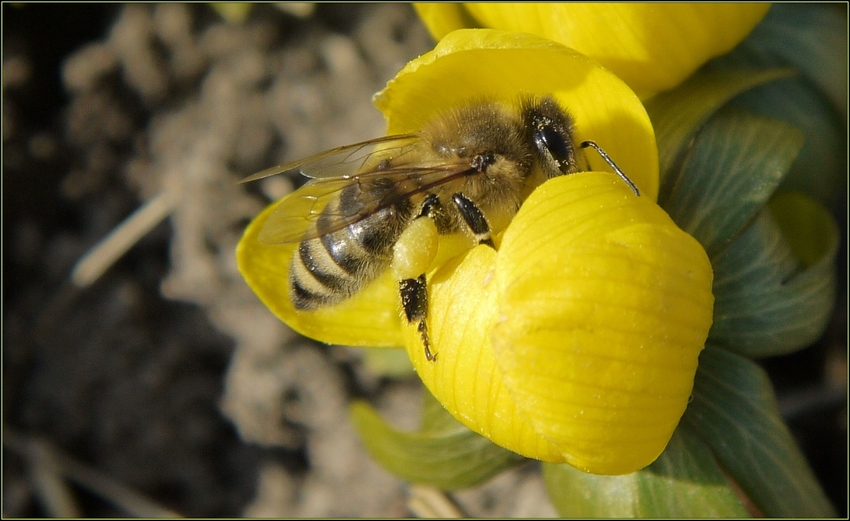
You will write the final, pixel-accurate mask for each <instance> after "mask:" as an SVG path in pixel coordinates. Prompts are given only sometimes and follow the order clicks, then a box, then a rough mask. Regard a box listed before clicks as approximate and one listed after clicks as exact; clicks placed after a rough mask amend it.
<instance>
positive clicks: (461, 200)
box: [452, 193, 496, 248]
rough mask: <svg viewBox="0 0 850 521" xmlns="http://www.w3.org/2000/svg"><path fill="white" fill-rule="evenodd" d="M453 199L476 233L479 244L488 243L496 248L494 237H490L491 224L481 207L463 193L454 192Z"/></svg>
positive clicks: (464, 218)
mask: <svg viewBox="0 0 850 521" xmlns="http://www.w3.org/2000/svg"><path fill="white" fill-rule="evenodd" d="M452 201H454V203H455V206H457V209H458V210H460V214H461V215H462V216H463V220H464V221H466V224H467V226H469V229H470V230H472V233H473V234H475V239H476V240H477V241H478V244H486V245H487V246H490V247H491V248H495V247H496V246H495V245H494V244H493V238H492V237H490V224H489V223H488V222H487V218H486V217H484V214H483V213H481V209H480V208H478V206H476V204H475V203H473V202H472V201H470V200H469V198H467V197H466V196H465V195H463V194H461V193H457V194H454V195H453V196H452Z"/></svg>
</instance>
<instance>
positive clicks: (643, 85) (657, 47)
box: [422, 2, 770, 97]
mask: <svg viewBox="0 0 850 521" xmlns="http://www.w3.org/2000/svg"><path fill="white" fill-rule="evenodd" d="M464 7H465V9H466V13H464V12H463V11H462V10H461V9H460V8H459V7H458V8H457V10H459V11H460V12H457V11H455V12H453V13H452V15H451V16H448V15H446V14H445V13H439V12H430V13H428V16H427V17H423V18H422V19H423V22H424V23H425V24H426V25H428V27H429V29H430V30H431V32H432V34H434V35H435V37H442V36H444V35H445V34H447V33H443V32H442V31H444V30H446V29H454V28H457V26H458V25H459V24H460V23H462V20H463V19H464V16H472V17H473V18H474V19H475V20H476V22H477V23H475V25H466V27H488V28H494V29H505V30H510V31H518V32H526V33H532V34H536V35H538V36H542V37H545V38H549V39H551V40H554V41H557V42H560V43H563V44H564V45H567V46H568V47H572V48H573V49H576V50H577V51H579V52H581V53H583V54H586V55H587V56H589V57H590V58H592V59H594V60H596V61H598V62H599V63H601V64H602V65H603V66H605V67H607V68H608V69H610V70H612V71H613V72H614V73H615V74H617V75H618V76H620V77H621V78H622V79H623V80H625V82H626V83H628V84H629V85H630V86H631V87H632V88H633V89H634V90H635V91H637V92H638V93H639V94H640V95H641V96H642V97H645V96H647V95H649V94H651V93H654V92H659V91H663V90H667V89H670V88H672V87H674V86H676V85H678V84H679V83H680V82H682V81H683V80H684V79H685V78H687V77H688V76H690V75H691V73H692V72H693V71H695V70H696V69H697V68H698V67H699V66H700V65H702V64H703V63H705V62H706V61H708V60H709V59H711V58H713V57H715V56H719V55H721V54H724V53H726V52H728V51H729V50H731V49H732V48H733V47H734V46H735V45H737V44H738V42H740V41H741V40H743V39H744V38H745V37H746V36H747V35H748V34H749V33H750V31H751V30H752V29H753V27H755V25H756V24H757V23H758V22H759V21H760V20H761V19H762V18H763V17H764V15H765V14H766V13H767V10H768V9H769V7H770V4H747V3H730V4H702V3H689V4H668V3H634V2H623V3H547V4H537V3H526V2H522V3H509V2H505V3H470V4H464ZM440 14H443V15H444V16H445V18H441V17H440Z"/></svg>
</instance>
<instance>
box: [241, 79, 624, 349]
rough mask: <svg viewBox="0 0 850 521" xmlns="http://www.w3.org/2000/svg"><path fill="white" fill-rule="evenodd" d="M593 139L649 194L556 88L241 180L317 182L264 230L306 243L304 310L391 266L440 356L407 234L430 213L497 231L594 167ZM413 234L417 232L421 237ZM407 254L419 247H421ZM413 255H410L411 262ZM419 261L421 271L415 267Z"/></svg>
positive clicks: (484, 232)
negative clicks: (523, 208)
mask: <svg viewBox="0 0 850 521" xmlns="http://www.w3.org/2000/svg"><path fill="white" fill-rule="evenodd" d="M586 147H591V148H594V149H595V150H596V151H597V152H598V153H599V154H600V155H601V156H602V158H603V159H604V160H605V161H606V162H607V163H608V164H609V165H610V166H611V167H612V168H613V170H614V172H615V173H617V175H619V176H620V178H621V179H622V180H623V181H624V182H625V183H626V184H628V186H629V187H630V188H631V189H632V191H634V193H635V195H637V196H639V195H640V192H639V191H638V188H637V187H636V186H635V185H634V183H632V181H631V180H630V179H629V178H628V177H627V176H626V175H625V174H624V173H623V172H622V171H621V170H620V169H619V168H618V167H617V165H616V164H614V162H613V161H612V160H611V159H610V158H609V157H608V156H607V154H605V152H604V151H603V150H602V149H601V148H599V147H598V146H597V145H596V143H594V142H592V141H584V142H582V143H581V144H579V145H578V146H577V143H576V141H575V129H574V124H573V119H572V117H571V116H570V115H569V113H568V112H567V111H565V110H564V109H562V108H561V107H560V106H559V105H558V104H557V102H556V101H555V100H554V99H553V98H552V97H548V96H546V97H540V98H536V97H531V96H522V97H520V98H519V100H518V103H502V102H497V101H481V100H479V101H473V102H470V103H467V104H464V105H462V106H460V107H458V108H455V109H451V110H448V111H446V112H444V113H442V114H440V115H439V116H438V117H436V118H434V119H433V120H432V121H430V122H428V123H427V124H425V125H424V126H423V128H422V129H421V130H420V131H419V132H416V133H411V134H403V135H394V136H387V137H382V138H377V139H372V140H369V141H364V142H362V143H356V144H353V145H348V146H342V147H339V148H335V149H333V150H329V151H326V152H322V153H320V154H316V155H314V156H311V157H308V158H306V159H302V160H300V161H295V162H293V163H288V164H284V165H280V166H276V167H273V168H270V169H267V170H264V171H262V172H259V173H257V174H254V175H252V176H250V177H247V178H246V179H244V180H243V181H242V182H248V181H254V180H257V179H262V178H264V177H268V176H272V175H276V174H282V173H293V172H298V173H300V174H302V175H304V176H306V177H308V178H310V180H309V181H308V182H307V183H306V184H305V185H304V186H302V187H301V188H299V189H298V190H297V191H295V192H294V193H292V194H291V195H290V196H288V197H287V198H286V199H285V200H284V201H282V202H281V204H279V205H278V207H277V208H276V210H275V211H274V212H273V213H272V214H271V216H270V217H269V219H268V221H267V222H266V223H265V225H264V227H263V228H262V229H261V231H260V235H259V240H260V241H261V242H263V243H266V244H283V243H299V246H298V248H297V250H296V251H295V253H294V255H293V259H292V262H291V264H290V275H289V279H290V280H289V282H290V298H291V300H292V303H293V305H294V306H295V308H296V309H298V310H304V311H308V310H312V309H317V308H322V307H326V306H332V305H335V304H338V303H340V302H342V301H344V300H345V299H347V298H349V297H351V296H352V295H354V294H356V293H357V292H358V291H360V290H361V289H362V288H363V287H365V286H366V285H367V284H369V283H370V282H372V281H373V280H375V279H376V278H377V277H378V276H379V275H380V274H381V273H382V272H384V271H385V270H387V269H390V268H391V267H392V268H393V269H395V270H396V275H397V278H398V281H399V295H400V300H399V302H400V308H401V311H402V313H403V316H404V318H405V319H406V320H407V322H408V323H409V324H414V323H415V324H417V328H418V331H419V333H420V335H421V338H422V344H423V347H424V349H425V356H426V358H427V359H428V360H430V361H435V360H436V355H435V354H434V353H432V351H431V349H430V340H429V337H428V327H427V317H428V291H427V284H426V282H427V281H426V277H425V273H424V271H425V270H424V268H421V266H423V265H424V266H427V264H428V263H429V262H430V258H429V259H426V262H424V263H423V262H419V263H415V262H414V263H413V264H411V265H413V266H417V268H410V267H407V268H397V267H396V261H395V260H394V255H395V257H396V260H397V258H398V257H399V255H400V254H399V248H398V243H399V241H400V240H401V239H402V235H403V234H404V233H405V231H406V230H409V229H411V228H413V227H412V225H413V224H414V223H416V222H417V221H419V220H420V219H427V220H430V223H428V222H425V223H424V224H427V225H430V224H431V223H432V224H433V227H435V228H436V233H437V234H441V235H445V234H451V233H456V232H465V233H468V234H470V235H471V236H472V237H473V238H474V240H475V242H477V243H478V244H484V245H488V246H491V247H493V246H494V244H493V239H492V238H493V236H494V234H495V233H497V232H499V231H501V229H503V228H504V227H505V226H506V225H507V223H508V222H509V221H510V219H511V218H513V216H514V215H515V214H516V213H517V211H518V210H519V208H520V205H521V204H522V203H523V201H524V200H525V198H526V197H527V196H528V195H529V194H530V193H531V191H532V190H534V189H535V188H536V187H537V186H539V185H540V184H542V183H543V182H544V181H546V180H547V179H550V178H553V177H557V176H561V175H568V174H572V173H576V172H580V171H583V170H587V167H588V166H587V161H586V158H585V156H584V151H583V149H584V148H586ZM413 241H414V243H415V241H416V239H415V238H414V239H413ZM401 255H402V256H406V255H418V253H417V252H416V244H414V245H413V248H410V247H407V248H404V249H403V250H402V253H401ZM403 260H404V259H403ZM411 269H420V270H421V273H406V272H405V270H407V271H410V270H411Z"/></svg>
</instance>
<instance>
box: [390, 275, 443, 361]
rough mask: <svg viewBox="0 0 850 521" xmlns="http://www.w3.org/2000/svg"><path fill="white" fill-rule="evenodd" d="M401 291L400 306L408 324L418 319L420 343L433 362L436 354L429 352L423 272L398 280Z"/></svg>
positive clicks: (425, 290) (425, 284) (426, 298)
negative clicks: (410, 277)
mask: <svg viewBox="0 0 850 521" xmlns="http://www.w3.org/2000/svg"><path fill="white" fill-rule="evenodd" d="M399 291H400V293H401V307H402V309H404V315H405V317H406V318H407V322H408V324H413V323H414V322H416V321H418V322H419V325H418V326H417V329H418V330H419V335H420V336H421V337H422V345H423V346H424V347H425V358H427V359H428V361H430V362H433V361H434V360H436V359H437V355H435V354H433V353H431V340H430V339H429V338H428V322H427V320H426V319H427V318H428V286H427V282H426V280H425V274H422V275H420V276H418V277H416V278H415V279H402V280H401V281H400V282H399Z"/></svg>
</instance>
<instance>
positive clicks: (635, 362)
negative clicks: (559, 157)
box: [405, 173, 713, 474]
mask: <svg viewBox="0 0 850 521" xmlns="http://www.w3.org/2000/svg"><path fill="white" fill-rule="evenodd" d="M455 264H456V265H452V266H447V267H445V268H444V269H443V270H440V271H439V272H438V273H437V274H436V275H435V277H434V278H433V279H432V280H433V282H432V285H431V299H432V300H431V301H432V306H431V308H432V314H431V317H430V326H431V340H432V346H433V347H432V349H433V351H434V352H435V353H436V354H437V357H438V358H437V362H436V363H431V362H428V361H426V360H425V358H424V355H423V354H422V353H421V351H422V349H421V345H420V343H419V342H417V338H418V337H416V335H415V331H413V330H412V329H413V328H407V329H406V331H405V334H406V336H407V342H408V352H409V354H410V355H411V359H412V360H413V362H414V365H415V366H416V369H417V371H418V372H419V374H420V376H421V377H422V379H423V381H424V382H425V384H426V386H427V387H428V388H429V389H430V390H431V392H432V393H434V395H435V396H436V397H437V398H438V399H439V400H440V401H441V402H442V403H443V404H444V405H445V406H446V408H447V409H448V410H449V411H450V412H451V413H452V414H453V415H454V416H456V417H457V418H458V419H459V420H460V421H462V422H464V423H465V424H466V425H467V426H469V427H470V428H472V429H473V430H476V431H477V432H479V433H481V434H482V435H484V436H486V437H488V438H490V439H492V440H493V441H494V442H496V443H497V444H499V445H502V446H504V447H507V448H509V449H511V450H514V451H516V452H518V453H520V454H523V455H526V456H529V457H534V458H538V459H542V460H545V461H552V462H563V461H566V462H569V463H570V464H572V465H573V466H575V467H577V468H579V469H582V470H585V471H588V472H593V473H598V474H623V473H628V472H632V471H634V470H637V469H640V468H643V467H645V466H646V465H648V464H650V463H651V462H652V461H654V460H655V459H656V458H657V456H658V455H659V454H660V453H661V451H662V450H663V449H664V447H665V446H666V444H667V442H668V441H669V439H670V437H671V436H672V433H673V430H674V429H675V427H676V425H677V424H678V422H679V419H680V418H681V416H682V413H683V412H684V410H685V406H686V405H687V402H688V399H689V396H690V393H691V389H692V386H693V378H694V374H695V371H696V366H697V358H698V356H699V352H700V351H701V350H702V348H703V344H704V342H705V338H706V336H707V334H708V329H709V327H710V325H711V317H712V306H713V296H712V294H711V281H712V272H711V265H710V263H709V261H708V258H707V256H706V254H705V252H704V251H703V249H702V247H701V246H700V245H699V244H698V243H697V242H696V241H695V240H694V239H693V238H692V237H690V236H689V235H687V234H685V233H684V232H682V231H681V230H679V229H678V228H677V227H676V226H675V224H674V223H673V222H672V220H670V218H669V217H668V216H667V215H666V214H665V213H664V212H663V210H661V209H660V208H659V207H658V206H657V205H655V204H654V203H653V202H652V201H651V200H649V199H647V198H643V197H635V196H634V194H632V193H631V192H630V191H629V190H628V188H627V187H626V186H625V185H624V183H622V181H620V180H619V179H618V178H616V177H615V176H613V175H611V174H605V173H580V174H575V175H571V176H566V177H562V178H557V179H554V180H551V181H549V182H547V183H546V184H544V185H543V186H542V187H541V188H539V189H538V190H537V191H536V192H534V193H533V194H532V195H531V197H530V198H529V200H528V201H526V204H525V205H524V206H523V208H522V209H521V210H520V214H519V215H517V217H516V218H515V219H514V220H513V222H512V223H511V225H510V226H509V227H508V229H507V231H506V232H505V234H504V238H503V241H502V243H501V246H500V249H499V251H498V253H496V252H493V251H492V250H489V249H488V248H484V247H478V248H476V249H475V250H473V251H472V252H470V253H469V254H467V255H466V256H464V257H463V258H462V260H458V261H457V262H456V263H455Z"/></svg>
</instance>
